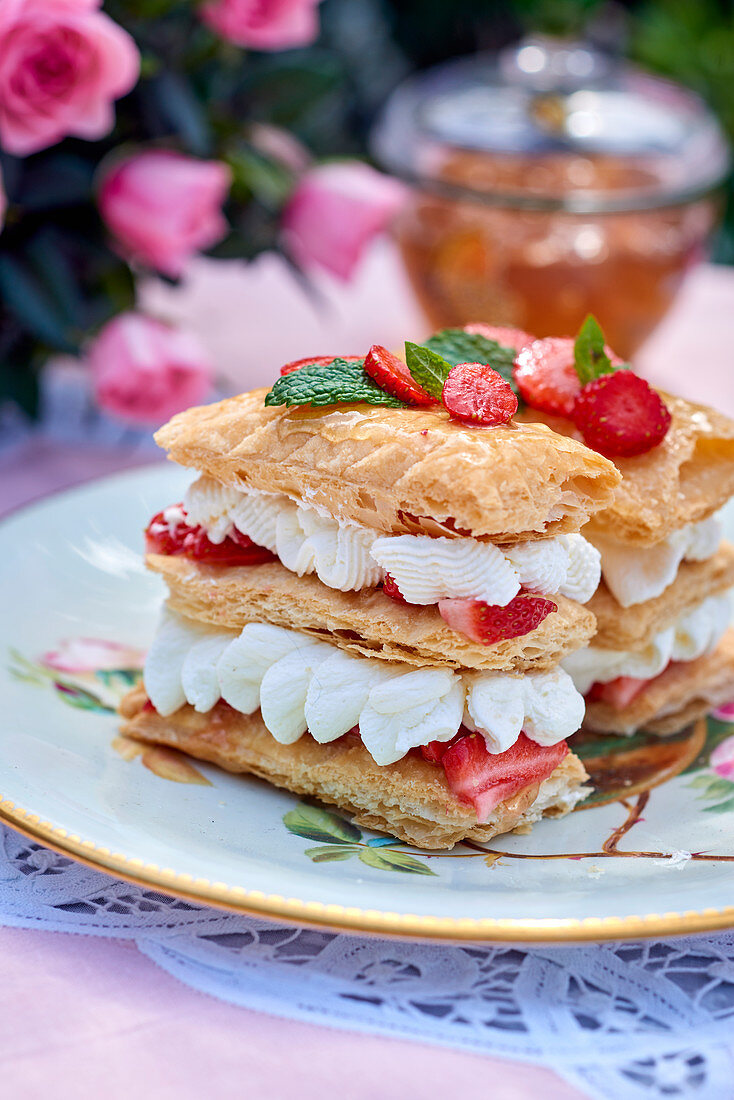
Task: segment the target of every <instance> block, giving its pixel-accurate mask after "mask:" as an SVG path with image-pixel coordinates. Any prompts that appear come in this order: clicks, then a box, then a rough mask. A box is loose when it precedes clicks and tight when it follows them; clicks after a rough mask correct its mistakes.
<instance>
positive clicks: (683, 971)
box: [0, 829, 734, 1100]
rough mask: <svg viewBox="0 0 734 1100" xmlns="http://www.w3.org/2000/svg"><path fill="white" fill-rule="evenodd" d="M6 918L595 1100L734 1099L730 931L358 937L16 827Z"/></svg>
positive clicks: (1, 879) (0, 839)
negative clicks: (220, 903)
mask: <svg viewBox="0 0 734 1100" xmlns="http://www.w3.org/2000/svg"><path fill="white" fill-rule="evenodd" d="M0 924H4V925H9V926H12V927H18V928H38V929H45V930H51V931H57V932H75V933H83V934H86V935H92V936H107V937H115V938H124V939H128V940H132V941H134V943H135V944H136V946H137V948H138V950H139V951H141V952H142V953H143V954H144V955H146V956H148V958H150V959H152V960H153V961H154V962H155V963H157V964H158V965H159V966H160V967H162V968H163V969H164V970H166V971H168V973H169V974H172V975H173V976H174V977H176V978H178V979H179V980H180V981H182V982H185V983H186V984H187V985H189V986H192V987H193V988H194V989H198V990H200V991H202V992H205V993H209V994H211V995H213V996H215V997H219V998H221V999H222V1000H224V1001H228V1002H230V1003H231V1004H235V1005H240V1006H243V1007H246V1008H251V1009H255V1010H258V1011H261V1012H267V1013H270V1014H273V1015H276V1016H282V1017H288V1018H291V1019H296V1020H305V1021H308V1022H311V1023H316V1024H326V1025H328V1026H330V1027H338V1028H349V1029H356V1030H359V1031H365V1032H371V1033H373V1034H377V1035H386V1036H392V1037H398V1038H401V1037H402V1038H405V1039H413V1040H420V1041H422V1042H427V1043H434V1044H442V1045H445V1046H449V1047H454V1048H457V1049H459V1050H465V1051H473V1052H475V1053H485V1054H494V1055H499V1056H502V1057H504V1058H511V1059H517V1060H519V1061H524V1062H534V1063H537V1064H540V1065H543V1066H547V1067H549V1068H552V1069H554V1070H555V1071H556V1072H557V1073H559V1074H560V1075H561V1076H562V1077H563V1078H565V1079H566V1080H567V1081H568V1082H569V1083H571V1084H573V1085H575V1086H576V1087H577V1088H579V1089H580V1090H581V1091H582V1092H584V1093H586V1094H587V1095H588V1096H590V1097H594V1098H599V1100H602V1098H603V1100H658V1098H659V1100H670V1098H675V1097H700V1098H705V1100H709V1098H710V1100H723V1098H726V1097H731V1096H734V934H730V935H724V936H707V937H703V936H701V937H691V938H689V939H682V940H670V941H667V942H662V943H660V942H640V943H625V944H606V945H600V946H578V947H563V948H561V947H548V948H532V949H529V950H525V949H522V948H519V947H511V946H510V947H508V946H507V945H503V946H497V947H486V946H476V947H474V946H466V945H465V946H441V945H433V944H417V943H409V942H403V941H390V940H382V939H376V938H373V939H360V938H357V937H355V936H347V935H341V934H336V933H333V932H321V931H316V930H313V929H304V928H297V927H290V926H281V925H277V924H272V923H270V922H267V921H262V920H255V919H252V918H249V917H244V916H238V915H236V914H230V913H224V912H221V911H218V910H215V909H209V908H206V907H203V906H199V905H195V904H192V903H190V902H187V901H182V900H180V899H175V898H169V897H165V896H164V895H162V894H157V893H153V892H151V891H149V890H145V889H143V888H142V887H139V886H133V885H130V884H129V883H125V882H118V881H116V880H115V879H112V878H110V877H108V876H107V875H105V874H102V873H101V872H98V871H94V870H90V869H89V868H86V867H84V866H82V865H80V864H78V863H75V862H73V861H72V860H70V859H67V858H66V857H65V856H61V855H57V854H56V853H55V852H51V851H49V850H48V849H46V848H43V847H41V846H40V845H39V844H36V843H35V842H33V841H30V840H27V839H25V838H24V837H22V836H20V835H19V834H18V833H15V832H13V831H12V830H10V829H2V831H1V832H0Z"/></svg>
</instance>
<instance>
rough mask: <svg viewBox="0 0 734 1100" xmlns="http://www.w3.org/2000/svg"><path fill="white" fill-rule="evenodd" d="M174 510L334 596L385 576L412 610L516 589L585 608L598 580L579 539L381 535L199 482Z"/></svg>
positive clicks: (265, 496)
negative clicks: (501, 542)
mask: <svg viewBox="0 0 734 1100" xmlns="http://www.w3.org/2000/svg"><path fill="white" fill-rule="evenodd" d="M184 506H185V509H186V513H187V515H188V519H189V522H191V523H193V524H196V525H197V526H201V527H203V528H204V529H205V530H206V532H207V534H208V536H209V538H210V539H211V541H212V542H222V541H223V540H224V539H225V538H226V537H227V535H228V534H230V533H231V531H232V529H233V528H234V527H236V528H237V530H238V531H240V532H241V533H242V534H243V535H247V536H248V537H249V538H251V539H252V541H253V542H255V543H257V544H258V545H259V546H264V547H266V548H267V549H268V550H271V551H272V552H273V553H274V554H276V555H277V556H278V558H279V559H280V561H281V562H282V564H283V565H284V566H285V567H286V569H290V570H291V572H293V573H296V574H298V576H303V575H304V574H306V573H315V574H316V575H317V576H318V578H319V579H320V580H321V581H322V582H323V583H324V584H325V585H327V586H328V587H329V588H336V589H339V590H340V591H342V592H349V591H359V590H360V589H362V588H374V587H376V586H377V585H379V584H380V583H381V582H382V580H383V579H384V577H385V574H386V573H390V575H391V576H392V577H393V578H394V580H395V582H396V584H397V586H398V588H399V589H400V591H401V593H402V594H403V596H404V597H405V598H406V600H408V602H409V603H414V604H434V603H437V602H438V601H439V600H441V599H444V598H451V597H464V598H468V599H478V600H485V601H486V602H487V603H490V604H495V605H499V606H501V607H504V606H505V605H506V604H508V603H509V602H510V600H512V599H513V598H514V597H515V596H516V595H517V594H518V592H519V591H520V589H521V588H523V587H524V588H527V589H529V590H531V591H533V592H541V593H543V594H546V595H554V594H555V593H559V594H560V595H562V596H568V597H569V599H573V600H577V601H578V602H579V603H586V601H587V600H589V599H591V596H592V595H593V593H594V592H595V591H596V589H597V586H598V584H599V580H600V577H601V570H600V560H599V553H598V551H597V550H596V549H595V548H594V547H593V546H592V545H591V544H590V543H589V542H587V541H586V539H584V538H583V537H582V536H581V535H561V536H559V537H557V538H552V539H539V540H537V541H536V542H526V543H520V544H518V545H516V546H510V547H503V548H500V547H497V546H494V545H493V544H492V543H488V542H480V541H479V540H477V539H473V538H456V539H451V538H443V537H440V538H430V537H429V536H426V535H398V536H395V537H385V536H382V535H380V533H379V532H377V531H372V530H370V529H369V528H366V527H360V526H359V525H357V524H354V523H346V522H344V521H337V520H335V519H333V518H332V517H330V516H326V515H324V514H323V513H322V512H321V511H317V510H316V509H314V508H312V507H310V506H309V505H306V504H303V503H300V502H296V501H293V500H290V498H289V497H286V496H283V495H282V494H275V493H262V492H255V491H249V492H242V491H240V490H238V489H231V488H229V487H227V486H224V485H220V484H219V482H217V481H214V480H213V479H212V478H208V477H201V478H200V479H199V480H198V481H197V482H195V483H194V484H193V485H192V486H191V487H190V489H189V491H188V492H187V494H186V497H185V500H184Z"/></svg>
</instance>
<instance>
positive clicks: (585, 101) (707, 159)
mask: <svg viewBox="0 0 734 1100" xmlns="http://www.w3.org/2000/svg"><path fill="white" fill-rule="evenodd" d="M372 143H373V151H374V154H375V156H376V158H377V160H378V161H379V162H380V163H381V164H382V166H383V167H384V168H385V169H386V170H387V171H389V172H391V173H393V174H394V175H398V176H401V177H403V178H405V179H408V180H411V181H413V182H415V183H418V184H421V185H422V186H426V187H431V188H433V189H435V190H439V191H442V192H445V193H447V194H456V196H457V197H464V198H467V197H471V198H473V199H475V200H479V201H482V202H485V203H490V204H492V205H501V206H515V207H522V208H525V209H539V210H548V209H564V210H568V211H570V212H575V213H599V212H612V211H619V210H639V209H646V208H654V207H659V206H666V205H672V204H677V203H682V202H687V201H690V200H691V199H693V198H696V197H698V196H700V195H702V194H706V193H708V192H709V191H711V190H713V189H714V188H716V187H717V186H719V185H720V184H721V183H722V182H723V180H724V179H725V177H726V175H727V173H728V171H729V150H728V146H727V143H726V140H725V138H724V135H723V132H722V130H721V127H720V126H719V124H718V122H717V121H716V118H715V117H714V115H713V114H712V113H711V111H710V110H709V109H708V108H707V107H706V106H705V105H704V103H703V102H702V100H701V99H700V98H699V97H698V96H696V95H695V94H694V93H692V92H690V91H687V90H686V89H683V88H681V87H680V86H678V85H676V84H673V83H671V82H670V81H667V80H663V79H661V78H658V77H654V76H651V75H649V74H647V73H645V72H643V71H642V70H640V69H637V68H635V67H633V66H631V65H629V64H625V63H622V62H620V61H618V60H616V59H614V58H612V57H610V56H608V55H607V54H604V53H602V52H601V51H599V50H597V49H595V48H594V47H593V46H591V45H589V44H588V43H584V42H569V41H564V40H559V39H552V38H545V37H533V38H527V39H524V40H523V41H521V42H520V43H518V44H516V45H515V46H512V47H509V48H508V49H506V50H504V51H502V52H501V53H499V54H478V55H476V56H475V57H471V58H465V59H461V60H459V61H452V62H449V63H448V64H445V65H441V66H438V67H437V68H435V69H431V70H428V71H427V72H425V73H420V74H418V75H416V76H414V77H411V78H410V79H408V80H407V81H405V82H404V83H403V84H402V85H400V87H399V88H398V89H397V90H396V91H395V92H394V93H393V95H392V96H391V98H390V99H389V101H388V103H387V105H386V107H385V109H384V111H383V113H382V116H381V118H380V119H379V120H378V122H377V124H376V126H375V129H374V131H373V135H372ZM467 192H470V195H467Z"/></svg>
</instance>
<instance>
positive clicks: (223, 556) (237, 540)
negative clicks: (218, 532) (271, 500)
mask: <svg viewBox="0 0 734 1100" xmlns="http://www.w3.org/2000/svg"><path fill="white" fill-rule="evenodd" d="M145 551H146V553H148V554H167V555H169V556H173V557H184V558H191V559H192V561H203V562H205V563H206V564H207V565H261V564H263V563H264V562H267V561H275V555H274V554H271V553H270V551H269V550H266V549H265V547H264V546H258V545H257V544H256V543H254V542H253V541H252V539H250V538H248V537H247V535H243V534H242V533H241V532H240V531H238V530H237V529H236V528H235V529H234V530H233V531H232V534H231V535H229V536H228V537H227V538H226V539H225V540H224V542H220V543H214V542H211V541H210V540H209V538H208V536H207V533H206V531H205V530H204V528H203V527H191V526H190V525H189V524H188V523H175V524H173V525H171V524H169V523H167V522H166V520H165V518H164V513H163V512H158V514H157V515H155V516H153V519H152V520H151V521H150V523H149V524H148V526H147V528H146V531H145Z"/></svg>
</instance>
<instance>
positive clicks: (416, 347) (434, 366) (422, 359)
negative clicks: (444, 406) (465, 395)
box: [405, 340, 454, 401]
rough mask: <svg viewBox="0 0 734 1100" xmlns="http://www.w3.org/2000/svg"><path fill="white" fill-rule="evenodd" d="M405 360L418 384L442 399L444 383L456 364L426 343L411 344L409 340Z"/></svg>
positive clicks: (406, 343)
mask: <svg viewBox="0 0 734 1100" xmlns="http://www.w3.org/2000/svg"><path fill="white" fill-rule="evenodd" d="M405 362H406V363H407V364H408V370H409V371H410V373H411V374H412V375H413V378H414V379H415V381H416V382H417V383H418V385H419V386H422V387H423V389H424V390H425V391H426V393H430V395H431V397H436V398H438V400H439V401H440V400H441V395H442V394H443V384H444V382H445V381H446V379H447V378H448V376H449V371H450V370H451V368H452V367H453V366H454V364H453V363H449V362H447V361H446V360H445V359H444V358H443V356H441V355H439V354H438V352H435V351H433V350H432V349H431V348H429V347H428V346H427V345H426V344H411V342H410V341H409V340H406V341H405Z"/></svg>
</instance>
